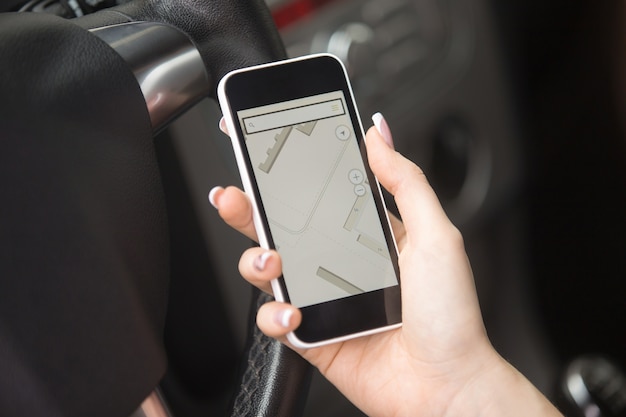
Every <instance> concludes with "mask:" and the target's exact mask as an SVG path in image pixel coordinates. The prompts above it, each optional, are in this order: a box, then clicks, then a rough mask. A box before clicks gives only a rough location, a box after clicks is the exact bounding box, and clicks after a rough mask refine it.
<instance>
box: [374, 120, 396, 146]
mask: <svg viewBox="0 0 626 417" xmlns="http://www.w3.org/2000/svg"><path fill="white" fill-rule="evenodd" d="M372 121H373V122H374V126H376V130H378V133H380V136H382V137H383V139H384V140H385V143H386V144H387V146H389V147H390V148H391V149H394V146H393V137H392V136H391V129H389V125H388V124H387V121H386V120H385V118H384V117H383V115H382V114H380V113H375V114H374V115H373V116H372Z"/></svg>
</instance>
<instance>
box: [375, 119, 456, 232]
mask: <svg viewBox="0 0 626 417" xmlns="http://www.w3.org/2000/svg"><path fill="white" fill-rule="evenodd" d="M373 120H375V122H376V126H373V127H371V128H370V129H369V130H368V131H367V134H366V137H365V140H366V146H367V157H368V160H369V164H370V167H371V168H372V171H373V172H374V175H376V177H377V178H378V181H379V182H380V184H381V185H382V186H383V187H385V189H386V190H387V191H389V192H390V193H391V195H393V196H394V199H395V201H396V205H397V206H398V210H399V211H400V216H401V217H402V221H403V222H404V226H405V228H406V229H407V232H408V236H409V237H411V235H412V237H413V238H414V239H415V238H416V237H417V236H439V235H441V233H440V232H441V230H440V229H439V228H445V229H446V230H447V229H448V228H449V227H450V226H451V223H450V220H448V217H447V216H446V214H445V212H444V210H443V208H442V207H441V204H440V203H439V200H438V198H437V196H436V194H435V192H434V190H433V189H432V187H431V186H430V184H429V183H428V180H427V179H426V176H425V175H424V172H423V171H422V170H421V169H420V168H419V167H418V166H417V165H415V164H414V163H413V162H412V161H410V160H408V159H407V158H405V157H404V156H402V155H401V154H399V153H398V152H396V151H395V150H394V149H393V148H392V146H393V145H392V143H393V142H392V139H391V131H390V130H389V128H388V126H387V123H386V121H385V119H384V118H382V116H380V113H377V115H375V116H374V117H373ZM383 135H386V136H387V137H384V136H383ZM436 229H439V230H436ZM427 231H430V233H427ZM418 232H419V233H418Z"/></svg>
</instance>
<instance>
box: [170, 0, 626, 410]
mask: <svg viewBox="0 0 626 417" xmlns="http://www.w3.org/2000/svg"><path fill="white" fill-rule="evenodd" d="M268 4H269V6H270V8H271V9H272V11H273V15H274V17H275V21H276V23H277V25H278V27H279V29H280V32H281V34H282V36H283V39H284V42H285V45H286V47H287V50H288V53H289V55H290V56H297V55H303V54H307V53H311V52H324V51H328V52H332V53H334V54H336V55H338V56H339V57H341V58H342V59H343V60H344V62H345V63H346V65H347V67H348V71H349V73H350V76H351V78H352V81H353V86H354V91H355V95H356V98H357V102H358V104H359V106H360V112H361V116H362V118H363V121H364V124H365V125H366V126H369V125H370V121H369V116H370V115H371V114H373V113H374V112H376V111H381V112H382V113H383V114H384V115H385V117H386V118H387V120H388V122H389V124H390V126H391V128H392V131H393V133H394V140H395V144H396V147H397V149H398V150H399V151H400V152H402V153H404V154H405V155H407V156H409V157H410V158H411V159H413V160H414V161H416V162H417V163H418V164H419V165H420V166H421V167H422V168H423V169H424V170H425V171H426V174H427V176H428V177H429V179H430V181H431V182H432V184H433V186H434V187H435V189H436V191H437V193H438V195H439V197H440V198H441V200H442V201H443V203H444V206H445V208H446V211H447V212H448V214H449V215H450V216H451V218H452V219H453V221H454V222H455V224H456V225H457V226H458V227H459V228H460V229H461V230H462V232H463V234H464V237H465V241H466V246H467V250H468V253H469V255H470V259H471V262H472V265H473V268H474V273H475V278H476V283H477V287H478V292H479V296H480V300H481V305H482V309H483V314H484V318H485V321H486V325H487V329H488V333H489V336H490V338H491V340H492V341H493V344H494V345H495V346H496V348H497V349H498V350H499V351H500V352H501V354H502V355H503V356H504V357H505V358H506V359H508V360H509V361H511V362H512V363H513V364H514V365H515V366H516V367H518V368H519V369H520V370H521V371H522V372H523V373H524V374H525V375H527V376H528V377H529V378H530V379H531V380H532V381H533V382H534V383H535V384H536V385H537V386H538V387H539V388H540V389H541V390H542V391H543V392H544V393H546V394H547V395H548V396H550V397H551V398H553V399H554V398H555V397H556V396H557V393H558V391H559V390H558V389H557V380H558V379H559V378H560V377H561V375H562V373H563V370H564V367H565V366H566V364H567V363H568V362H570V361H571V360H572V359H574V358H575V357H577V356H579V355H582V354H590V353H592V354H602V355H605V356H608V357H610V358H611V359H613V360H614V361H616V362H617V363H619V364H620V365H621V366H624V364H625V362H626V354H625V352H626V302H625V300H624V298H625V296H626V238H625V236H626V219H625V216H624V215H625V214H626V164H625V163H626V105H625V103H626V65H625V63H624V62H625V60H626V32H625V27H626V7H625V3H624V2H619V1H615V2H583V1H574V2H572V1H567V2H566V1H561V0H559V1H552V2H542V1H536V0H532V1H521V0H513V1H508V2H496V1H484V0H386V1H380V0H371V1H356V0H334V1H333V0H317V1H315V0H295V1H279V0H275V1H270V2H269V3H268ZM219 117H220V113H219V109H218V108H217V106H216V104H215V103H213V102H211V101H207V102H204V103H202V104H200V105H199V106H197V107H196V108H195V109H193V110H192V111H191V112H189V113H188V114H186V115H185V116H184V117H182V118H181V119H180V120H179V121H178V122H177V123H176V124H175V125H174V126H173V127H172V128H171V129H170V131H169V132H167V133H166V134H165V135H164V138H163V140H162V143H163V146H164V147H167V148H168V153H167V154H170V155H171V154H172V152H170V151H174V153H175V154H176V155H178V156H179V159H178V161H179V162H178V163H181V175H182V183H184V184H187V188H186V189H185V188H184V187H182V183H181V184H177V185H172V187H171V188H172V190H173V191H172V192H173V193H176V194H178V193H185V194H186V195H184V196H178V197H177V198H188V199H190V200H191V201H193V207H194V210H195V213H193V214H194V216H193V217H194V218H196V217H195V216H197V219H198V221H199V222H200V224H198V225H197V226H198V230H200V231H201V232H202V233H201V236H198V237H197V238H198V240H199V241H200V240H202V241H203V242H204V244H205V247H206V253H207V254H208V258H207V259H206V260H204V261H203V262H205V263H206V266H207V267H209V266H210V267H211V268H212V269H213V271H214V274H215V276H216V277H218V280H217V282H216V288H215V289H214V290H210V292H212V291H215V294H218V295H219V300H215V303H213V302H212V303H211V305H212V306H213V307H212V308H216V307H215V306H216V305H219V303H222V305H221V308H223V309H224V311H225V312H226V317H227V320H226V321H225V322H224V323H222V325H223V328H221V329H217V330H216V329H211V327H212V326H215V323H214V320H209V319H208V317H214V316H213V315H212V314H207V313H206V312H203V311H197V312H194V313H193V316H194V317H196V319H194V320H197V317H204V318H205V320H206V321H207V322H206V323H204V325H205V326H206V328H207V331H206V333H203V334H204V335H205V337H206V338H207V348H208V347H209V346H212V349H214V346H215V338H216V336H215V335H216V334H221V335H226V334H229V335H230V339H231V340H230V343H231V344H232V346H234V347H235V350H236V348H239V347H240V346H241V343H242V340H243V339H242V337H243V328H244V326H243V324H242V323H245V320H246V315H247V305H248V296H247V291H248V289H247V288H246V286H245V284H243V283H242V282H241V279H240V278H239V276H238V272H237V270H236V265H237V260H238V256H239V253H240V252H241V251H242V250H243V249H245V248H246V247H248V245H249V242H247V241H246V240H245V239H242V238H241V237H239V236H237V235H236V234H234V233H233V232H232V231H230V230H228V228H226V227H224V226H223V225H222V224H221V222H220V220H219V219H218V218H217V215H216V213H215V212H214V211H213V209H212V208H211V207H210V206H209V205H208V204H207V200H206V195H207V192H208V190H210V189H211V187H213V186H214V185H228V184H239V177H238V173H237V170H236V167H235V163H234V159H233V156H232V151H231V147H230V142H229V141H228V139H227V138H226V137H225V136H224V135H223V134H221V133H220V132H219V131H218V130H217V121H218V120H219ZM163 154H166V152H163ZM174 190H175V191H174ZM177 217H180V216H177ZM189 218H192V216H189ZM187 226H188V227H189V228H190V229H193V228H194V227H195V226H194V225H187ZM184 235H185V236H188V233H187V232H185V233H184ZM187 247H188V248H189V249H190V250H192V249H191V248H192V247H193V248H196V249H197V248H198V247H200V246H198V245H195V244H194V245H193V246H192V245H191V244H190V245H189V246H187ZM191 255H192V254H190V253H186V254H181V256H183V257H184V258H185V259H187V257H190V256H191ZM197 255H201V254H197ZM181 263H184V264H185V265H187V267H191V268H195V269H194V270H195V271H201V269H198V268H196V267H195V266H194V265H195V264H194V263H190V262H189V259H187V260H186V261H185V262H181ZM188 276H189V275H188ZM205 277H206V273H204V272H202V273H200V276H199V277H198V281H197V282H196V283H195V284H193V285H191V284H189V283H174V284H173V285H174V286H175V287H177V286H180V287H181V288H180V290H181V291H188V292H189V293H190V294H187V295H186V296H184V297H180V299H181V300H182V299H185V300H188V299H189V298H188V297H189V296H191V297H194V296H195V297H199V298H200V299H206V292H207V289H206V288H200V287H201V286H208V285H209V284H208V283H207V282H206V279H205ZM183 287H184V289H183ZM173 300H175V298H173ZM202 306H206V303H204V304H203V303H202V302H201V303H199V304H198V308H202ZM173 308H174V309H173V310H172V311H176V310H175V307H173ZM187 308H188V306H186V307H185V309H187ZM187 320H188V319H185V320H183V321H182V322H186V321H187ZM194 328H196V329H197V328H198V327H197V326H194ZM200 328H202V326H201V327H200ZM178 331H182V332H183V333H184V330H182V329H181V328H180V327H179V329H178ZM216 332H219V333H216ZM176 333H177V331H171V332H170V335H172V338H171V339H170V340H172V344H173V345H178V344H180V343H181V338H182V337H184V335H183V334H176ZM194 338H196V336H194ZM220 339H221V340H222V342H223V341H224V340H226V338H225V337H224V336H220ZM174 340H175V341H174ZM194 346H195V349H198V345H197V344H195V345H194ZM181 349H182V348H181ZM185 349H186V348H185ZM205 349H206V348H205ZM187 352H189V351H188V350H187ZM232 352H233V350H231V349H225V350H224V352H222V353H223V354H224V355H225V357H228V354H229V353H232ZM202 357H206V351H202V352H199V353H198V358H199V360H201V358H202ZM233 360H235V359H233ZM222 364H226V362H222ZM173 365H174V366H176V363H173ZM206 366H207V369H208V367H211V366H213V367H214V366H216V363H215V361H211V362H210V363H207V364H206ZM192 368H193V369H187V370H185V369H183V365H181V368H180V369H176V368H175V367H174V368H173V369H172V373H173V374H174V375H176V376H177V377H178V378H180V382H181V383H182V384H183V385H186V384H188V386H190V387H191V386H195V387H196V388H195V389H198V387H199V385H198V384H197V383H196V382H197V380H204V379H203V378H202V377H200V375H201V374H203V372H201V368H198V363H197V362H195V363H194V365H193V367H192ZM202 371H206V369H204V370H202ZM196 373H197V374H198V375H196V376H195V377H194V374H196ZM194 378H195V379H194ZM207 383H208V382H207ZM209 385H210V384H209ZM209 385H207V386H206V387H205V389H206V390H207V392H211V391H212V392H214V393H215V392H218V391H219V388H220V387H222V388H223V387H224V386H223V385H220V386H219V387H213V386H209ZM200 386H201V385H200ZM199 394H200V393H199ZM204 395H206V394H204ZM199 398H201V396H199ZM306 415H311V416H333V415H337V416H348V415H359V413H358V412H357V411H356V410H354V409H353V408H352V407H351V406H350V405H349V404H347V403H346V402H345V400H343V399H342V398H341V396H340V394H338V393H336V392H335V391H334V389H333V388H332V387H330V386H328V385H327V384H326V383H324V381H323V380H322V379H321V378H319V377H314V380H313V385H312V389H311V393H310V396H309V400H308V402H307V408H306Z"/></svg>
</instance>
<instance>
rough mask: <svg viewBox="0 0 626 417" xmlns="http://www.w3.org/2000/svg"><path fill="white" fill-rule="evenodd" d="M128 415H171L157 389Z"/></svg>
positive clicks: (149, 416)
mask: <svg viewBox="0 0 626 417" xmlns="http://www.w3.org/2000/svg"><path fill="white" fill-rule="evenodd" d="M129 417H172V415H171V414H170V412H169V410H168V408H167V406H166V405H165V402H164V401H163V397H162V396H161V393H160V392H159V391H158V389H156V390H154V391H152V393H150V395H148V397H147V398H146V399H145V400H143V402H142V403H141V406H140V407H139V408H138V409H137V411H135V412H134V413H133V414H131V415H130V416H129Z"/></svg>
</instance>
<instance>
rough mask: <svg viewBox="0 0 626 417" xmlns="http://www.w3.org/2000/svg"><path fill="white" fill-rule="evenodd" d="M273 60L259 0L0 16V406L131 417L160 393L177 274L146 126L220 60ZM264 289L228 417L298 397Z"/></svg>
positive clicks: (290, 412) (227, 64) (293, 360)
mask: <svg viewBox="0 0 626 417" xmlns="http://www.w3.org/2000/svg"><path fill="white" fill-rule="evenodd" d="M284 57H285V51H284V47H283V45H282V43H281V40H280V38H279V36H278V33H277V31H276V29H275V27H274V25H273V22H272V19H271V16H270V13H269V11H268V10H267V7H266V6H265V4H264V2H263V1H261V0H215V1H212V0H134V1H131V2H129V3H126V4H123V5H121V6H117V7H115V8H112V9H106V10H102V11H100V12H98V13H95V14H92V15H88V16H84V17H81V18H78V19H73V20H65V19H61V18H58V17H55V16H51V15H43V14H35V13H5V14H0V74H1V75H0V146H1V149H2V150H1V151H0V190H1V192H2V203H1V204H0V244H1V248H2V250H1V251H0V369H1V370H2V371H1V372H0V392H2V395H0V415H13V416H19V415H29V416H87V415H88V416H94V417H100V416H102V417H104V416H106V417H111V416H114V417H117V416H119V417H125V416H128V415H131V413H133V411H134V410H136V409H137V408H138V407H139V406H140V404H141V403H142V401H144V399H146V398H148V399H150V398H151V399H152V400H154V399H155V398H156V397H155V396H156V394H154V393H153V391H154V390H155V387H157V386H158V384H159V381H160V380H161V378H162V377H163V375H164V373H165V370H166V367H167V364H166V354H165V348H164V346H163V341H162V333H163V327H164V322H165V315H166V306H167V300H168V285H169V282H170V280H175V279H176V278H177V277H176V276H170V275H171V274H170V253H171V251H172V249H173V248H172V247H171V246H170V239H169V235H168V207H167V206H166V201H165V198H164V192H163V183H162V178H165V177H166V176H167V175H168V173H167V172H166V170H164V169H163V167H161V166H159V163H158V160H157V157H156V152H155V146H154V136H155V135H156V133H157V132H159V131H161V130H162V129H164V128H165V127H167V125H168V124H169V123H170V122H171V121H172V120H174V119H175V118H176V117H177V116H178V115H180V114H181V113H182V112H184V111H185V110H186V109H188V108H189V107H191V106H192V105H193V104H195V103H196V102H198V101H199V100H200V99H202V98H204V97H207V96H208V97H215V89H216V84H217V81H218V80H219V79H220V78H221V76H222V75H223V74H225V73H226V72H228V71H230V70H232V69H235V68H238V67H242V66H246V65H252V64H258V63H262V62H267V61H271V60H276V59H281V58H284ZM267 298H268V296H267V295H264V294H261V293H259V292H257V293H256V295H255V297H254V298H253V303H252V305H251V317H252V319H251V320H250V324H249V334H248V342H247V347H246V352H245V357H244V360H243V363H244V364H246V366H244V368H243V370H242V371H241V373H240V376H239V380H240V382H239V384H238V386H239V390H238V391H237V392H236V394H235V396H234V397H233V401H232V403H231V406H230V411H229V412H230V414H231V415H271V416H294V415H297V414H298V412H299V410H301V407H302V403H303V398H304V396H305V394H306V390H307V383H308V380H309V377H310V366H309V365H308V364H307V363H306V362H305V361H304V360H303V359H302V358H301V357H300V356H298V355H297V354H295V353H294V352H293V351H291V350H289V349H287V348H285V347H284V346H283V345H281V344H280V343H278V342H276V341H274V340H272V339H269V338H267V337H265V336H264V335H262V334H261V333H260V331H259V330H258V329H257V328H256V325H255V324H254V319H253V317H254V313H255V312H256V308H258V306H259V305H260V304H261V303H263V302H265V301H266V300H267ZM222 377H223V376H222V375H207V378H222ZM151 393H152V394H151ZM152 400H151V401H152ZM146 401H148V400H146ZM144 404H145V403H144ZM150 404H152V403H150ZM150 407H151V406H147V407H145V409H143V411H142V413H143V414H141V415H146V416H150V415H157V414H149V413H151V412H153V411H150V410H151V409H150ZM156 412H161V411H158V410H157V411H156Z"/></svg>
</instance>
